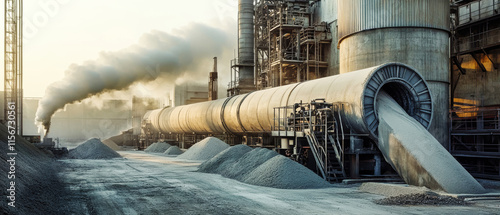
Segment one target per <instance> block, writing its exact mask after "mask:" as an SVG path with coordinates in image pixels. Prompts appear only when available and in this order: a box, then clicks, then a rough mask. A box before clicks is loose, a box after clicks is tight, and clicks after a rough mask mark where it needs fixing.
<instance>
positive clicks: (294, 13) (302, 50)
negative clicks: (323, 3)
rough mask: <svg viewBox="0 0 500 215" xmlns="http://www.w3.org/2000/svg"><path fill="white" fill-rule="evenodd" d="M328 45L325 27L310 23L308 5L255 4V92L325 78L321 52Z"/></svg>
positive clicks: (284, 0) (276, 0) (265, 0)
mask: <svg viewBox="0 0 500 215" xmlns="http://www.w3.org/2000/svg"><path fill="white" fill-rule="evenodd" d="M331 42H332V36H331V32H330V28H329V26H328V25H327V24H326V23H324V22H323V23H315V22H314V20H313V12H312V9H311V3H310V2H309V1H303V0H300V1H298V0H295V1H290V0H257V1H256V3H255V53H256V59H255V74H256V84H257V89H258V90H260V89H266V88H270V87H277V86H282V85H286V84H291V83H297V82H302V81H306V80H312V79H316V78H321V77H325V76H326V68H327V67H328V63H327V60H326V55H325V51H324V49H325V47H329V46H330V44H331Z"/></svg>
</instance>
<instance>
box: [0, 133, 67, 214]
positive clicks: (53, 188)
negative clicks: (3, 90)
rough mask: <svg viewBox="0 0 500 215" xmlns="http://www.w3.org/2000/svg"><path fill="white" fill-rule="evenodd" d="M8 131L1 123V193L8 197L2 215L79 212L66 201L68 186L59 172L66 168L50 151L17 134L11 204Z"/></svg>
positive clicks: (0, 211)
mask: <svg viewBox="0 0 500 215" xmlns="http://www.w3.org/2000/svg"><path fill="white" fill-rule="evenodd" d="M8 136H9V133H8V130H7V127H6V126H5V125H3V124H0V160H2V161H3V162H2V164H1V165H0V174H1V175H2V176H1V177H0V185H2V189H1V190H0V195H1V196H2V198H4V200H3V201H2V206H0V214H76V213H77V211H73V210H72V209H71V208H69V207H68V206H67V204H66V202H65V201H66V200H67V198H68V196H70V194H69V190H67V186H66V185H65V184H64V183H63V182H62V181H61V180H60V179H59V177H58V173H57V171H58V170H60V169H61V168H64V166H63V165H62V164H60V162H57V161H56V160H55V159H54V158H53V157H52V156H50V155H49V154H47V153H46V152H44V151H42V150H39V149H38V148H36V147H35V146H34V145H33V144H32V143H30V142H28V141H26V140H25V139H23V138H21V137H19V136H16V145H15V152H16V153H17V155H16V156H15V160H16V162H15V177H16V178H15V179H14V180H15V189H16V194H15V206H16V207H15V208H14V207H10V206H7V202H8V201H9V200H8V199H7V196H9V193H8V191H7V189H9V187H7V185H8V184H10V182H11V180H10V179H9V178H8V175H9V171H11V170H10V164H9V162H7V161H8V160H10V159H12V156H9V155H8V154H7V153H9V152H11V151H10V149H9V148H8V144H7V140H8Z"/></svg>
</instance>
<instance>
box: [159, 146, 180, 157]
mask: <svg viewBox="0 0 500 215" xmlns="http://www.w3.org/2000/svg"><path fill="white" fill-rule="evenodd" d="M182 153H183V151H182V150H181V149H180V148H179V147H177V146H172V147H170V148H168V149H167V150H166V151H165V152H164V154H165V155H180V154H182Z"/></svg>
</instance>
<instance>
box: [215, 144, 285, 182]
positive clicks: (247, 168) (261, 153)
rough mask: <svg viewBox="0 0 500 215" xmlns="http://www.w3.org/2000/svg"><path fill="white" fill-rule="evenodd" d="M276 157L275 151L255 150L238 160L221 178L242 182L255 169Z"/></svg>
mask: <svg viewBox="0 0 500 215" xmlns="http://www.w3.org/2000/svg"><path fill="white" fill-rule="evenodd" d="M276 155H279V154H278V153H277V152H275V151H272V150H269V149H265V148H255V149H253V150H252V151H250V152H248V153H246V154H245V155H243V156H242V157H241V158H239V159H238V161H237V162H236V163H234V164H233V166H232V167H230V168H229V169H230V171H226V172H224V174H223V176H224V177H228V178H234V179H236V180H238V181H243V180H244V179H245V178H247V175H248V174H249V173H251V172H252V171H253V170H254V169H255V168H257V167H258V166H260V165H262V164H263V163H265V162H266V161H268V160H269V159H271V158H273V157H274V156H276Z"/></svg>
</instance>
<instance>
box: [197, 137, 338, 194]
mask: <svg viewBox="0 0 500 215" xmlns="http://www.w3.org/2000/svg"><path fill="white" fill-rule="evenodd" d="M198 171H199V172H206V173H216V174H221V175H222V176H224V177H227V178H232V179H236V180H238V181H242V182H245V183H248V184H253V185H259V186H264V187H274V188H282V189H309V188H324V187H328V186H330V184H329V183H328V182H326V181H324V180H323V179H322V178H321V177H319V176H318V175H316V174H315V173H313V172H312V171H311V170H309V169H307V168H306V167H304V166H302V165H300V164H298V163H297V162H295V161H292V160H290V159H289V158H287V157H285V156H282V155H279V154H278V153H276V152H274V151H271V150H269V149H264V148H256V149H253V150H252V149H251V148H250V147H248V146H246V145H237V146H233V147H231V148H229V149H226V150H224V151H223V152H221V153H220V154H218V155H217V156H215V157H213V158H212V159H210V160H207V161H205V162H204V163H202V164H201V165H200V166H199V168H198Z"/></svg>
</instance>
